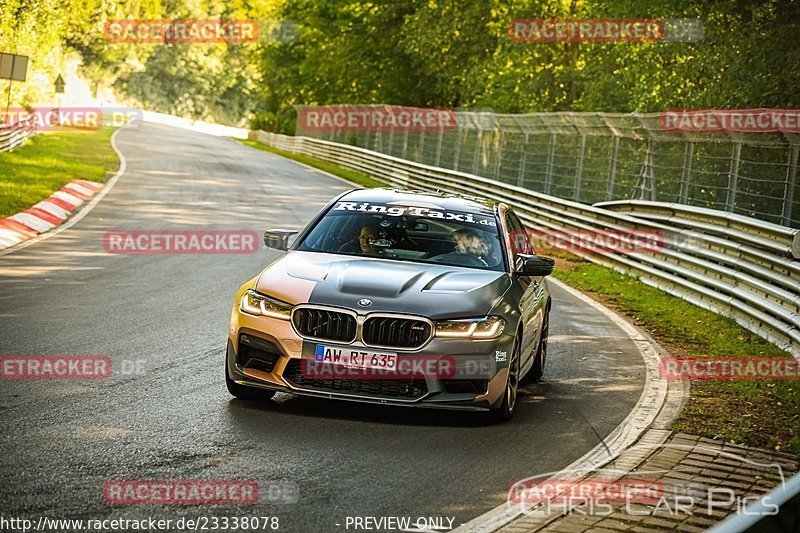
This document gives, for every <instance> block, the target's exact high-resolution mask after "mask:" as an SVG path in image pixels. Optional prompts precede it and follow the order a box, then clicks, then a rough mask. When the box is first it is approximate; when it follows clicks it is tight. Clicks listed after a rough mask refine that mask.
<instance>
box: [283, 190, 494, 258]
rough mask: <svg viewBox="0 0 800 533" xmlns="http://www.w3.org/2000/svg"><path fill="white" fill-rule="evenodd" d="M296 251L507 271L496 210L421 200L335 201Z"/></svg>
mask: <svg viewBox="0 0 800 533" xmlns="http://www.w3.org/2000/svg"><path fill="white" fill-rule="evenodd" d="M298 250H302V251H307V252H327V253H336V254H345V255H354V256H362V257H380V258H383V259H396V260H400V261H416V262H420V263H436V264H443V265H450V266H462V267H471V268H480V269H483V270H496V271H504V270H505V264H504V262H503V246H502V244H501V239H500V234H499V232H498V228H497V222H496V221H495V217H494V215H487V214H479V213H467V212H461V211H450V210H444V209H440V208H438V207H435V206H427V207H424V206H423V205H421V204H418V205H409V204H398V203H392V204H381V203H357V202H346V201H340V202H337V203H336V204H335V205H334V206H333V207H332V208H331V209H330V210H329V211H328V212H327V213H326V214H325V216H324V217H323V218H322V219H321V220H320V221H319V222H318V223H317V225H316V226H314V228H313V229H312V230H311V232H310V233H309V234H308V235H307V236H306V238H305V239H303V242H302V243H300V245H299V246H298Z"/></svg>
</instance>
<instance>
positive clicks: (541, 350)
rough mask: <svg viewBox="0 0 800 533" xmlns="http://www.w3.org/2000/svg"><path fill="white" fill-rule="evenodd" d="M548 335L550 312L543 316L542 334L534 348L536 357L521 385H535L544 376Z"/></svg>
mask: <svg viewBox="0 0 800 533" xmlns="http://www.w3.org/2000/svg"><path fill="white" fill-rule="evenodd" d="M549 333H550V312H549V311H548V312H547V313H545V315H544V322H543V323H542V334H541V337H540V339H539V346H538V348H536V357H534V359H533V366H531V369H530V370H528V373H527V374H525V377H524V378H523V379H522V384H523V385H525V384H527V383H535V382H537V381H541V380H542V375H543V374H544V365H545V363H546V362H547V337H548V335H549Z"/></svg>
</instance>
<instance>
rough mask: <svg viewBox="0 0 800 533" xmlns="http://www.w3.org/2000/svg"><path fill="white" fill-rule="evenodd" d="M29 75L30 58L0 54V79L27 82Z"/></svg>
mask: <svg viewBox="0 0 800 533" xmlns="http://www.w3.org/2000/svg"><path fill="white" fill-rule="evenodd" d="M27 73H28V56H18V55H16V54H3V53H0V79H4V80H14V81H25V76H26V75H27Z"/></svg>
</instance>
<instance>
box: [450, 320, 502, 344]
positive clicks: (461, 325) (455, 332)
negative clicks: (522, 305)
mask: <svg viewBox="0 0 800 533" xmlns="http://www.w3.org/2000/svg"><path fill="white" fill-rule="evenodd" d="M504 329H506V321H505V320H503V319H502V318H500V317H499V316H489V317H486V318H469V319H465V320H440V321H439V322H437V323H436V336H437V337H450V338H463V339H466V338H469V339H496V338H497V337H499V336H500V335H502V334H503V330H504Z"/></svg>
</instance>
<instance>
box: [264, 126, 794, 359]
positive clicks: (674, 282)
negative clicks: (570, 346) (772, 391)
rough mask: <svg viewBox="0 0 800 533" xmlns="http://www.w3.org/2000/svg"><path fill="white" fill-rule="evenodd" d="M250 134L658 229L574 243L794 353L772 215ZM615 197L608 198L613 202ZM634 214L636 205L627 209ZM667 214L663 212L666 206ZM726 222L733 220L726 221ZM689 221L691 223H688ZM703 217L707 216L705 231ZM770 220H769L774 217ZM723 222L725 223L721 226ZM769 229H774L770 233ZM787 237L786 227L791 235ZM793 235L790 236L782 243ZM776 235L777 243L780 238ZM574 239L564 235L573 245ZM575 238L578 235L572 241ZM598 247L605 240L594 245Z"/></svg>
mask: <svg viewBox="0 0 800 533" xmlns="http://www.w3.org/2000/svg"><path fill="white" fill-rule="evenodd" d="M250 137H251V138H254V139H256V140H259V141H261V142H264V143H266V144H269V145H271V146H274V147H275V148H278V149H282V150H286V151H289V152H293V153H300V154H305V155H308V156H312V157H316V158H319V159H323V160H325V161H329V162H332V163H335V164H337V165H339V166H342V167H345V168H349V169H351V170H356V171H360V172H364V173H366V174H369V175H370V176H372V177H374V178H375V179H377V180H378V181H381V182H383V183H386V184H387V185H390V186H394V187H400V188H406V189H418V190H441V191H444V192H452V193H457V194H466V195H476V194H480V195H483V196H486V197H488V198H492V199H495V200H499V201H503V202H506V203H507V204H509V205H511V206H513V207H514V208H515V209H516V211H517V213H518V214H519V215H520V218H522V219H523V221H524V222H525V223H526V224H528V225H529V226H530V227H532V228H536V229H537V230H554V231H559V230H569V231H586V232H596V231H597V230H606V231H614V232H618V233H619V234H621V235H623V236H625V235H628V236H630V235H634V232H637V233H638V232H643V231H646V232H658V233H659V234H660V235H662V237H663V246H662V247H661V248H660V249H658V250H653V251H648V252H642V251H636V252H635V253H625V252H622V251H619V250H615V249H611V248H608V247H607V246H605V245H604V244H602V243H601V244H600V245H599V247H600V248H601V250H600V251H599V252H598V251H597V246H598V244H597V242H593V243H592V247H591V248H590V247H585V248H583V249H581V248H578V249H577V250H576V249H574V248H571V251H573V253H578V254H579V255H582V256H584V257H585V258H586V259H588V260H590V261H593V262H596V263H599V264H602V265H605V266H608V267H610V268H613V269H615V270H617V271H620V272H624V273H627V274H631V275H633V276H635V277H637V278H639V279H640V280H641V281H643V282H644V283H646V284H648V285H651V286H654V287H657V288H659V289H662V290H664V291H666V292H668V293H670V294H673V295H675V296H678V297H680V298H683V299H685V300H686V301H689V302H691V303H693V304H695V305H698V306H700V307H703V308H705V309H709V310H711V311H714V312H716V313H720V314H722V315H725V316H729V317H731V318H733V319H734V320H736V321H737V322H738V323H739V324H741V325H742V326H743V327H745V328H746V329H748V330H750V331H752V332H754V333H756V334H758V335H760V336H762V337H764V338H765V339H767V340H769V341H771V342H773V343H775V344H777V345H778V346H780V347H781V348H783V349H786V350H788V351H789V352H790V353H792V354H793V355H794V356H795V357H800V261H797V260H794V259H792V258H791V255H790V254H789V253H788V252H789V251H790V250H794V244H792V247H791V248H787V247H786V243H787V242H788V240H787V239H788V238H789V237H788V236H787V235H783V234H781V235H783V236H781V237H780V239H782V240H778V241H776V242H777V243H778V244H777V245H776V244H775V242H773V241H772V239H771V238H770V237H769V235H770V232H777V231H778V230H777V229H776V228H775V227H773V226H774V225H768V224H765V223H764V222H762V221H758V220H755V219H749V220H750V221H749V222H746V223H745V219H746V217H741V216H738V217H736V219H735V220H734V219H731V218H726V215H727V214H726V213H722V212H720V213H719V214H718V217H717V218H716V219H712V220H716V222H712V221H710V220H709V218H708V216H710V215H709V212H711V210H706V211H707V212H706V213H705V215H706V217H707V218H705V219H703V220H702V221H694V222H692V220H691V218H690V217H689V216H688V212H682V216H681V217H677V218H681V219H682V220H687V221H689V222H687V223H686V225H683V226H682V225H679V224H677V223H676V221H675V218H676V217H674V216H672V220H670V217H666V218H664V217H663V216H662V217H661V218H658V217H655V218H647V217H646V216H634V215H632V214H628V213H624V212H618V211H614V210H611V209H608V208H604V207H599V206H592V205H586V204H581V203H579V202H575V201H572V200H564V199H562V198H557V197H554V196H550V195H546V194H543V193H538V192H534V191H531V190H529V189H526V188H522V187H519V186H516V185H511V184H507V183H502V182H499V181H495V180H491V179H488V178H484V177H481V176H476V175H473V174H468V173H464V172H458V171H454V170H448V169H443V168H437V167H431V166H427V165H422V164H420V163H415V162H412V161H407V160H404V159H399V158H396V157H393V156H389V155H385V154H382V153H378V152H373V151H370V150H366V149H363V148H359V147H355V146H349V145H343V144H338V143H333V142H329V141H323V140H319V139H311V138H308V137H290V136H286V135H278V134H274V133H266V132H263V131H256V132H251V133H250ZM615 207H618V206H615ZM637 213H639V214H641V210H639V211H637ZM670 216H671V215H670ZM734 222H735V223H736V224H735V226H732V225H731V224H733V223H734ZM692 224H693V226H692ZM708 226H714V228H713V229H714V231H711V230H710V228H709V227H708ZM778 227H779V226H778ZM726 228H727V230H726ZM776 236H777V234H776ZM791 238H792V239H796V233H795V234H793V236H792V237H791ZM794 242H796V241H795V240H792V243H794ZM781 243H783V244H781ZM575 245H576V243H574V242H573V243H571V246H572V247H574V246H575ZM579 245H580V243H579ZM603 248H605V249H603Z"/></svg>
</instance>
